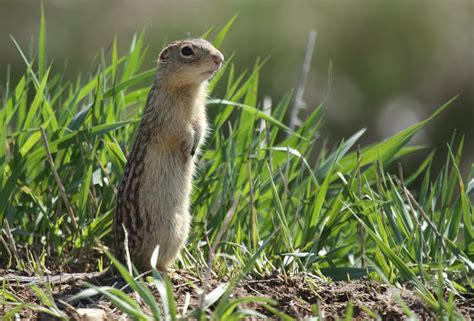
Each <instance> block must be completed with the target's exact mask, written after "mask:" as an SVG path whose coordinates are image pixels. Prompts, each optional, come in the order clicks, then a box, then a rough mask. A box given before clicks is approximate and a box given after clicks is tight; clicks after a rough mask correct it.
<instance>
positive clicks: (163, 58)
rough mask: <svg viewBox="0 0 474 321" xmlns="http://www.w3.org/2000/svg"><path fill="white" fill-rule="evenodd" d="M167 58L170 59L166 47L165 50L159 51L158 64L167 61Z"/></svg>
mask: <svg viewBox="0 0 474 321" xmlns="http://www.w3.org/2000/svg"><path fill="white" fill-rule="evenodd" d="M169 57H170V51H169V49H168V47H166V48H165V49H163V50H162V51H161V53H160V56H159V58H158V62H162V61H166V60H168V58H169Z"/></svg>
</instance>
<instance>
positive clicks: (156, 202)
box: [139, 149, 194, 265]
mask: <svg viewBox="0 0 474 321" xmlns="http://www.w3.org/2000/svg"><path fill="white" fill-rule="evenodd" d="M193 170H194V163H193V161H192V160H188V161H186V162H184V163H183V159H182V158H180V155H179V154H177V153H170V152H168V151H165V152H163V151H160V150H153V149H149V150H148V151H147V152H146V155H145V166H144V171H143V174H142V176H141V184H140V193H139V195H140V196H139V207H140V213H141V215H143V216H145V217H146V219H145V222H147V223H148V226H146V227H145V228H146V229H147V230H148V231H150V232H151V233H150V234H149V236H148V238H149V239H148V240H147V242H146V244H144V248H143V249H142V250H143V251H144V252H148V253H149V255H151V252H152V251H153V249H154V248H155V247H156V246H157V245H160V256H159V262H158V265H160V261H170V260H173V259H174V255H175V254H176V252H177V251H178V249H179V248H180V247H181V246H182V245H183V244H184V242H186V239H187V237H188V234H189V226H190V220H191V219H190V214H189V197H190V194H191V187H192V182H191V180H192V174H193ZM170 256H173V257H170Z"/></svg>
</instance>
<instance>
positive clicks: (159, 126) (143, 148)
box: [114, 39, 224, 271]
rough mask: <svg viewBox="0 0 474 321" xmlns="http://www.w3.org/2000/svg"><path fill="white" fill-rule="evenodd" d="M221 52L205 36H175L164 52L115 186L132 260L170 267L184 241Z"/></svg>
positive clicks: (119, 225) (118, 221) (118, 234)
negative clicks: (154, 257) (154, 260)
mask: <svg viewBox="0 0 474 321" xmlns="http://www.w3.org/2000/svg"><path fill="white" fill-rule="evenodd" d="M223 60H224V57H223V55H222V54H221V53H220V52H219V50H217V49H216V48H214V47H213V45H212V44H211V43H209V42H208V41H206V40H203V39H189V40H181V41H176V42H173V43H171V44H170V45H168V46H167V47H166V48H165V49H164V50H163V51H162V52H161V53H160V56H159V58H158V71H157V73H156V78H155V80H154V82H153V86H152V88H151V90H150V92H149V94H148V99H147V103H146V106H145V109H144V112H143V117H142V120H141V123H140V126H139V128H138V132H137V137H136V139H135V142H134V145H133V148H132V152H131V154H130V156H129V158H128V161H127V165H126V167H125V173H124V176H123V179H122V182H121V184H120V187H119V190H118V194H117V205H116V211H115V219H114V233H115V246H116V252H117V254H118V255H119V256H120V257H121V258H122V260H123V259H124V258H125V255H124V254H125V249H124V241H125V231H124V229H123V228H125V230H126V233H127V235H128V237H127V239H128V248H129V250H130V257H131V261H132V262H133V263H134V264H135V265H136V266H137V267H138V268H139V269H141V270H149V269H150V267H151V266H150V263H149V262H150V257H151V255H152V253H153V250H154V249H155V247H156V246H157V245H159V246H160V247H159V256H158V263H157V268H158V269H160V270H163V271H165V270H166V269H167V268H168V266H169V265H170V264H171V263H172V262H173V261H174V259H175V258H176V255H177V253H178V251H179V250H180V248H181V247H182V246H183V245H184V244H185V242H186V239H187V237H188V233H189V227H190V220H191V217H190V214H189V203H190V201H189V197H190V194H191V181H192V177H193V174H194V167H195V164H194V161H195V159H196V158H195V156H196V154H198V152H199V146H200V144H201V142H202V141H203V138H204V136H205V134H206V131H207V120H206V112H205V104H206V99H207V93H206V89H207V80H209V79H210V78H211V77H212V76H213V74H214V73H215V72H216V71H217V70H219V68H220V67H221V65H222V63H223Z"/></svg>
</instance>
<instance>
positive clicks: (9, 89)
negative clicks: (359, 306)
mask: <svg viewBox="0 0 474 321" xmlns="http://www.w3.org/2000/svg"><path fill="white" fill-rule="evenodd" d="M234 19H235V18H234ZM234 19H232V20H231V21H230V22H229V23H228V24H227V25H226V26H224V27H223V28H222V29H221V30H220V31H218V32H213V30H212V29H211V30H209V31H208V32H206V34H205V35H204V37H210V36H211V35H212V34H214V35H215V36H214V37H213V38H212V37H211V40H212V42H213V43H214V44H215V46H216V47H219V45H220V44H221V43H222V41H223V40H224V37H225V35H226V33H227V31H228V30H229V28H230V26H231V25H232V22H233V21H234ZM12 40H13V43H14V44H15V45H16V46H17V48H18V51H19V53H20V54H21V56H22V58H23V60H24V62H25V65H26V68H25V73H24V75H23V77H21V79H20V80H19V81H18V82H17V83H15V84H14V83H12V82H11V81H10V79H9V76H8V75H7V79H6V82H5V88H4V91H3V97H2V101H1V106H2V107H1V110H0V163H1V164H3V166H2V170H1V171H0V227H1V231H2V233H1V235H0V241H1V242H0V254H1V255H0V267H2V268H4V269H7V268H13V269H15V270H18V271H27V272H30V273H34V274H35V275H40V276H41V275H45V274H47V271H48V269H49V271H56V272H59V271H72V272H85V271H93V270H96V271H97V270H98V271H102V270H103V269H104V268H105V267H107V266H109V265H110V264H111V263H113V264H115V266H116V268H117V270H118V272H119V273H120V274H121V275H122V277H123V278H124V279H125V281H126V282H127V283H128V285H129V287H130V288H131V289H132V290H133V291H134V292H135V293H136V295H128V294H127V293H128V292H126V291H125V290H124V289H123V288H122V289H120V288H117V287H110V286H107V287H105V286H93V285H90V289H87V290H85V291H84V292H81V293H79V294H78V295H77V296H76V297H75V298H74V299H80V298H84V297H88V296H92V295H96V294H98V293H99V294H101V295H102V296H104V297H105V298H107V299H108V300H109V301H110V302H112V304H113V305H114V306H116V307H117V308H118V309H119V310H121V311H123V312H124V313H126V314H127V315H129V316H130V317H131V318H134V319H137V320H142V319H147V318H150V317H152V318H155V319H161V318H167V319H172V320H174V319H176V314H177V307H176V301H175V299H174V298H173V295H172V293H173V287H172V284H171V283H170V280H169V278H168V277H167V276H162V275H160V273H158V272H157V271H153V273H152V274H151V275H148V276H140V277H136V278H134V277H132V275H133V276H135V275H134V273H131V271H129V270H128V269H127V268H126V267H124V266H122V265H121V264H120V263H118V262H116V261H115V259H114V258H113V257H112V256H111V255H110V254H108V252H107V251H105V250H104V245H108V244H110V241H111V237H112V235H111V226H112V218H113V211H114V202H115V193H116V187H117V185H118V183H119V180H120V178H121V176H122V173H123V168H124V165H125V162H126V155H128V153H129V151H130V148H131V143H132V141H133V137H134V134H135V130H136V128H137V124H138V120H139V118H140V115H141V112H142V109H143V105H144V103H145V100H146V97H147V93H148V90H149V85H150V83H151V80H152V79H153V77H154V73H155V71H154V70H146V71H142V70H141V64H142V62H143V60H144V57H145V54H146V53H147V49H146V46H145V44H144V43H143V35H137V36H135V37H134V38H133V40H132V43H131V45H130V50H129V52H128V53H127V54H126V55H124V56H122V57H119V55H118V53H117V45H116V42H115V41H114V43H113V45H112V46H111V47H110V48H108V49H107V50H104V51H102V52H100V53H99V54H98V55H97V57H96V60H95V65H94V67H93V68H91V71H90V72H89V73H88V74H84V75H80V76H79V77H78V79H77V81H75V82H69V81H66V80H65V79H64V74H63V73H62V72H53V71H52V70H53V69H55V66H51V65H50V62H51V60H50V59H48V57H47V45H46V43H47V42H46V28H45V22H44V18H43V19H42V21H41V29H40V35H39V46H38V49H37V50H34V51H35V53H34V54H33V53H31V54H29V55H28V54H26V53H25V52H24V51H23V50H22V49H21V48H20V45H19V44H18V43H17V42H16V41H15V40H14V39H13V38H12ZM234 59H238V57H236V56H232V57H230V58H228V59H227V63H226V64H225V66H224V68H223V69H222V70H221V71H220V72H219V73H218V74H217V75H216V76H215V78H214V79H213V80H212V81H211V83H210V86H209V87H210V96H211V97H212V99H211V100H210V103H209V107H208V109H209V114H210V119H211V124H212V129H213V130H212V132H211V133H210V136H209V138H208V142H207V145H206V147H205V148H204V150H205V152H204V153H203V155H202V158H201V161H200V170H199V174H198V175H197V177H196V179H195V191H194V195H193V210H192V213H193V228H192V235H191V238H190V240H189V245H188V247H187V248H186V250H185V251H183V253H182V255H181V256H180V259H179V260H178V262H177V263H176V266H175V267H176V271H175V273H176V274H179V273H180V271H186V273H189V274H191V275H193V276H194V277H196V278H199V279H200V280H204V282H206V281H208V280H210V279H218V280H222V281H223V282H224V283H223V284H222V285H219V286H216V287H215V288H208V289H206V288H204V292H203V293H202V296H201V300H200V304H198V305H197V306H196V307H193V309H189V310H188V313H187V314H186V315H187V316H188V317H193V318H205V317H210V316H212V317H213V318H215V319H230V318H241V317H243V316H245V315H257V316H262V314H261V313H262V312H261V311H262V310H258V311H257V310H256V309H255V308H254V309H250V308H249V309H242V308H239V304H240V305H244V304H245V303H246V302H250V301H252V302H254V303H255V302H256V303H258V305H259V306H261V307H263V309H264V310H265V311H266V313H268V314H274V315H277V316H279V317H281V318H288V316H287V315H285V314H284V313H283V312H281V311H279V307H278V305H277V304H276V302H275V301H274V300H271V299H269V298H266V297H253V298H250V297H243V298H234V297H232V295H231V292H232V290H233V289H234V288H235V287H236V286H237V285H238V284H239V282H241V281H242V280H243V279H244V278H247V277H250V276H251V277H252V278H255V279H261V278H265V277H267V276H268V275H271V274H272V273H275V271H276V270H278V271H279V273H281V274H282V275H285V276H286V277H291V276H292V275H297V274H300V273H302V272H309V273H311V274H313V275H316V276H319V277H320V278H321V280H322V282H326V283H330V282H332V281H331V280H354V279H359V278H364V277H365V278H369V279H370V280H376V281H380V282H383V283H390V284H393V285H396V286H402V285H409V286H410V287H412V288H413V289H414V291H416V292H417V293H418V295H419V296H420V297H421V298H422V300H424V302H425V303H426V305H427V306H429V308H430V310H431V311H432V313H433V314H434V315H436V316H438V317H439V318H458V317H460V314H459V312H458V311H457V308H456V305H455V301H456V299H458V298H462V297H463V296H464V295H466V294H467V293H471V294H472V285H473V284H472V271H473V267H474V265H473V263H472V258H473V256H474V243H473V238H474V229H473V206H472V202H471V199H472V195H473V193H474V167H471V169H470V171H469V173H468V174H467V175H462V173H461V172H460V170H459V166H458V165H459V163H460V159H461V154H462V149H463V143H464V137H458V136H456V135H453V137H452V139H451V140H450V143H449V144H448V145H447V149H446V151H443V152H444V153H445V154H446V163H445V166H444V168H443V169H442V170H441V171H440V172H439V173H433V171H432V170H431V161H432V159H433V157H434V154H435V152H434V151H431V152H428V153H427V155H428V156H426V158H425V160H424V161H423V162H422V163H421V164H420V166H419V168H418V169H417V170H416V171H415V172H414V173H410V174H409V175H405V173H403V170H402V166H401V165H399V166H398V169H397V164H400V162H401V161H402V159H403V157H406V156H407V155H409V154H412V153H426V147H423V146H410V145H408V143H409V141H410V139H411V138H412V137H413V136H414V135H415V134H416V133H417V132H419V131H420V130H421V129H422V128H423V127H424V126H426V125H427V124H428V123H429V122H430V121H431V120H432V119H433V118H434V117H436V115H437V114H438V113H441V112H442V111H443V110H444V109H445V108H448V106H449V103H450V102H451V101H449V102H447V103H446V104H444V105H442V106H441V107H440V108H439V109H438V110H437V111H436V112H435V114H433V115H432V116H431V117H429V118H428V119H426V120H425V121H423V122H421V123H419V124H416V125H413V126H411V127H409V128H407V129H405V130H404V131H402V132H400V133H398V134H396V135H395V136H393V137H390V138H387V139H386V140H384V141H382V142H378V143H374V144H372V145H370V146H366V147H360V148H359V147H358V143H357V141H358V139H359V138H360V137H361V135H363V133H364V130H363V129H362V130H360V131H358V132H357V133H355V134H354V135H353V136H351V137H349V138H348V139H347V140H344V141H342V142H341V143H340V144H339V145H338V146H335V147H334V148H330V147H328V146H326V144H325V143H324V142H323V141H322V140H321V138H320V137H319V136H318V133H319V130H320V128H321V126H322V124H323V117H324V107H323V104H321V105H320V106H318V107H317V108H315V109H314V111H313V112H312V113H311V114H310V115H309V116H308V117H307V118H306V119H305V120H304V121H303V122H302V124H301V125H300V126H299V127H298V128H297V129H296V131H291V130H290V129H289V128H288V127H286V126H285V125H284V118H285V115H286V114H287V111H288V109H289V105H290V102H291V101H292V97H291V95H290V94H289V95H288V96H287V97H286V98H285V99H283V100H282V101H280V102H278V103H277V104H274V105H272V106H271V108H270V109H264V108H262V105H261V101H262V97H261V96H260V95H259V87H263V86H264V84H260V83H259V71H260V69H261V67H262V65H263V64H264V63H265V62H262V61H260V60H257V62H256V63H255V66H253V68H250V69H249V70H248V71H245V72H243V73H241V74H239V73H238V72H237V70H235V68H234V66H233V63H232V61H233V60H234ZM55 64H57V62H55ZM328 78H329V79H330V78H331V68H330V69H329V73H328ZM394 165H395V166H394ZM152 259H153V258H152ZM153 288H154V289H155V290H157V291H158V292H159V296H158V297H159V299H157V297H156V296H154V295H153V294H152V291H151V290H150V289H153ZM32 291H33V292H34V294H35V296H36V301H35V302H30V301H27V300H24V299H22V298H21V297H20V296H18V295H16V294H15V288H14V287H12V285H11V284H9V282H7V281H6V279H4V281H3V287H2V288H1V289H0V294H1V295H0V306H1V305H3V306H4V307H5V306H6V310H4V313H5V315H4V317H5V318H7V319H8V318H13V316H14V314H15V313H18V312H19V311H22V310H24V309H30V310H31V309H32V310H36V311H39V312H41V313H48V314H51V315H54V316H56V317H60V318H66V314H65V312H64V311H63V310H62V309H60V308H58V306H57V303H56V302H55V300H54V299H53V292H54V291H53V289H52V287H51V286H47V283H46V286H42V287H39V286H38V287H36V286H35V287H33V288H32ZM316 291H317V290H316ZM73 301H74V300H72V301H71V302H73ZM313 311H314V313H315V314H316V315H317V313H318V309H317V305H315V306H314V309H313ZM347 311H348V312H347V313H348V315H347V316H346V317H348V318H350V317H351V316H352V311H353V309H352V306H351V305H350V304H349V307H348V309H347ZM406 313H407V315H409V316H410V315H411V313H410V311H409V309H408V308H407V311H406ZM0 314H1V312H0Z"/></svg>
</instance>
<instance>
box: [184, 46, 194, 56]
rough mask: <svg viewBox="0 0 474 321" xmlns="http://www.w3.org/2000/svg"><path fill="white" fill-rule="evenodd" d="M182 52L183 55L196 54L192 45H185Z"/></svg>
mask: <svg viewBox="0 0 474 321" xmlns="http://www.w3.org/2000/svg"><path fill="white" fill-rule="evenodd" d="M181 54H182V55H183V56H192V55H194V51H193V50H192V49H191V48H190V47H183V48H181Z"/></svg>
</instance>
